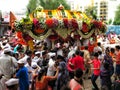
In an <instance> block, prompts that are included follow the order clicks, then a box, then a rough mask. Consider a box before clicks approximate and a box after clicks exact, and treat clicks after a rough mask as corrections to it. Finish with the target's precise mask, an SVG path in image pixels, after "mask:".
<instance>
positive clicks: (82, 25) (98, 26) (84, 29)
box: [14, 5, 107, 39]
mask: <svg viewBox="0 0 120 90" xmlns="http://www.w3.org/2000/svg"><path fill="white" fill-rule="evenodd" d="M53 11H54V15H52V14H53ZM66 12H67V13H66ZM38 13H39V17H38V16H37V14H38ZM44 14H45V13H44V11H43V8H42V7H40V6H39V7H38V8H36V10H35V11H34V13H33V16H34V18H33V19H30V18H22V19H21V20H20V21H15V24H14V25H15V29H16V31H21V32H23V33H28V34H30V35H31V36H33V38H36V37H37V39H38V37H41V36H45V37H46V36H48V35H50V32H49V30H54V31H56V32H57V33H58V35H59V36H61V37H63V38H66V37H67V36H68V35H70V32H71V31H73V30H76V31H78V34H79V35H80V36H82V37H83V38H87V37H89V36H91V35H92V34H93V33H98V34H100V33H105V32H106V30H107V27H106V25H105V24H104V23H103V22H101V21H97V20H91V19H89V18H87V16H86V15H85V14H84V13H81V12H72V11H67V10H64V7H63V6H62V5H60V6H59V7H58V9H57V10H49V11H48V15H45V16H44ZM59 14H60V15H59ZM80 14H82V15H80ZM93 31H95V32H93ZM48 32H49V33H48ZM35 36H36V37H35ZM40 39H42V38H40Z"/></svg>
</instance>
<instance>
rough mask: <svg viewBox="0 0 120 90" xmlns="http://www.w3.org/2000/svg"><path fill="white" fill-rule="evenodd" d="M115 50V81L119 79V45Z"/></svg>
mask: <svg viewBox="0 0 120 90" xmlns="http://www.w3.org/2000/svg"><path fill="white" fill-rule="evenodd" d="M115 49H116V57H115V58H113V61H115V62H116V70H115V74H116V77H115V79H117V78H119V79H120V46H119V45H117V46H115Z"/></svg>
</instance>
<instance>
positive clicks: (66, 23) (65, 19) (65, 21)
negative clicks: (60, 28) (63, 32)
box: [63, 18, 69, 28]
mask: <svg viewBox="0 0 120 90" xmlns="http://www.w3.org/2000/svg"><path fill="white" fill-rule="evenodd" d="M63 23H64V26H65V28H68V27H69V21H68V19H67V18H64V19H63Z"/></svg>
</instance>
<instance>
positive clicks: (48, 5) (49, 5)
mask: <svg viewBox="0 0 120 90" xmlns="http://www.w3.org/2000/svg"><path fill="white" fill-rule="evenodd" d="M60 4H62V5H63V6H64V8H65V9H68V10H69V9H70V6H69V5H68V4H67V2H66V0H30V1H29V3H28V5H27V9H28V11H27V13H28V14H29V13H31V12H32V11H33V10H35V8H36V7H37V6H38V5H41V6H42V7H43V8H44V9H47V10H52V9H57V8H58V6H59V5H60Z"/></svg>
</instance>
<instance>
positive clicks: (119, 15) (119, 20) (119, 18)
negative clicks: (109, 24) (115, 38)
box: [113, 5, 120, 25]
mask: <svg viewBox="0 0 120 90" xmlns="http://www.w3.org/2000/svg"><path fill="white" fill-rule="evenodd" d="M113 24H114V25H120V5H119V6H118V7H117V11H116V12H115V18H114V22H113Z"/></svg>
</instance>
